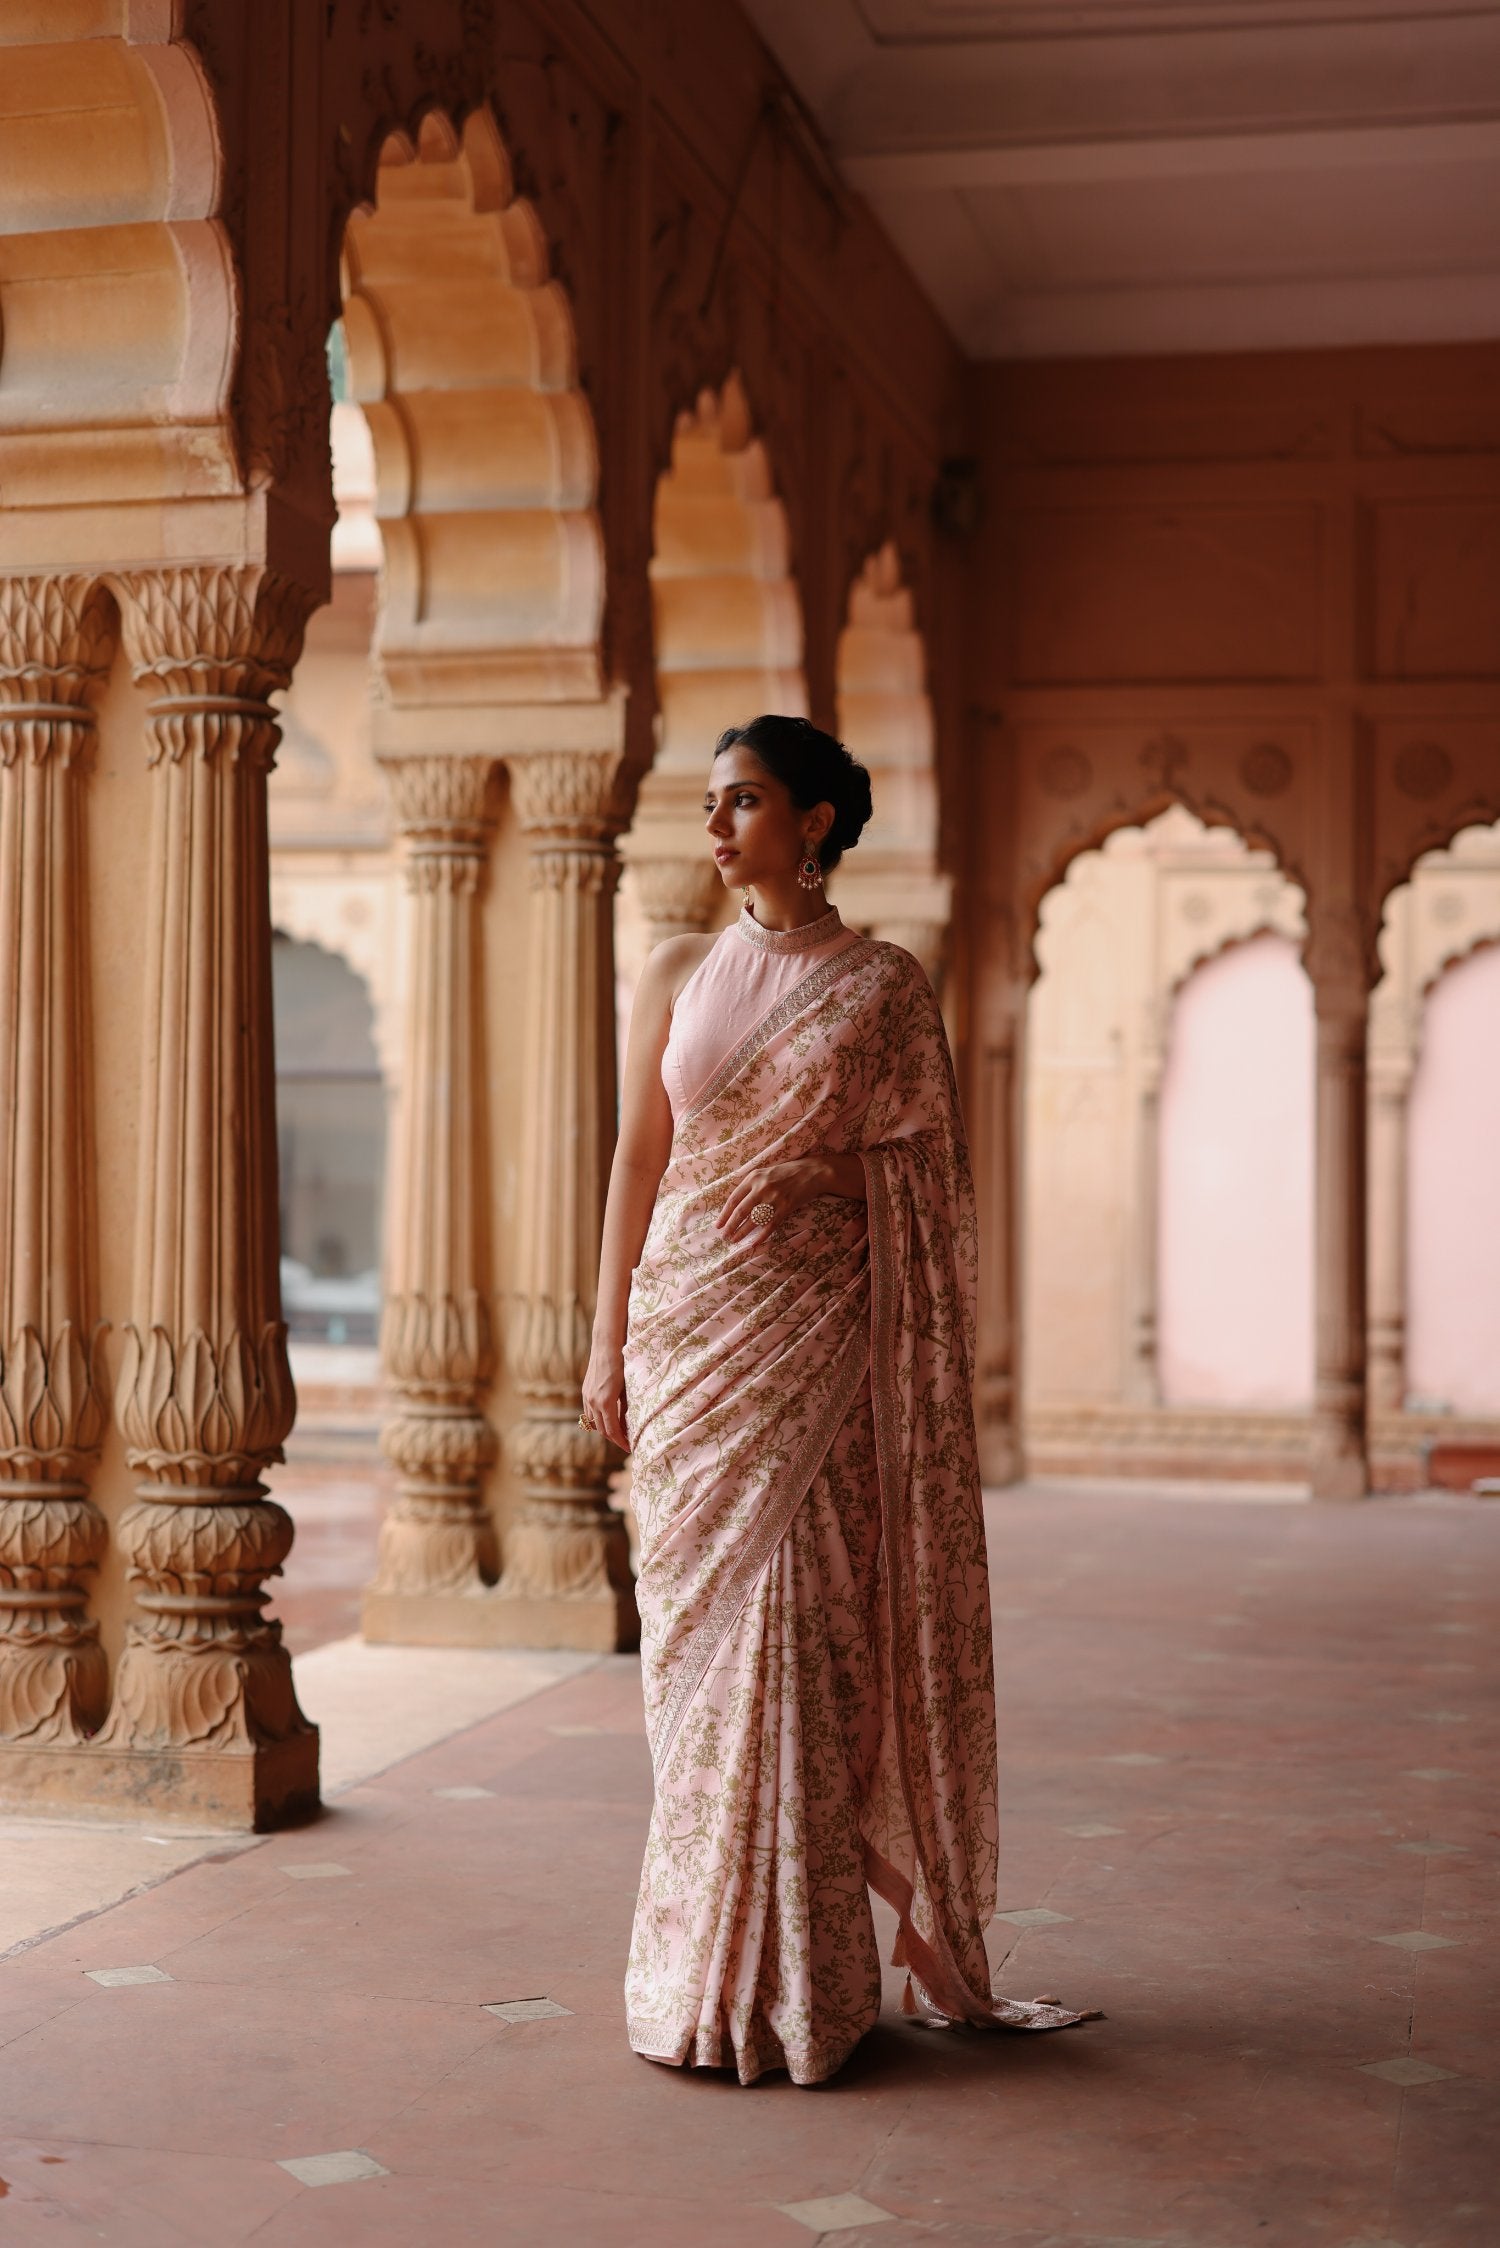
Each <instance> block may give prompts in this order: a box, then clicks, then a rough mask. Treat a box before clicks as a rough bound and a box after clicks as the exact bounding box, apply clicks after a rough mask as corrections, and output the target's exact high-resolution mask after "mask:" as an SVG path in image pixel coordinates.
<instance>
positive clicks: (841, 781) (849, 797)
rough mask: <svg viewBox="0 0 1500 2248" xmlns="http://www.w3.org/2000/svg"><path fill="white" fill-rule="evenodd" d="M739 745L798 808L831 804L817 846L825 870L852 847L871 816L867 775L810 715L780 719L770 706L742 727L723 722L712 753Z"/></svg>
mask: <svg viewBox="0 0 1500 2248" xmlns="http://www.w3.org/2000/svg"><path fill="white" fill-rule="evenodd" d="M741 747H743V748H745V749H748V750H749V751H750V753H751V755H752V756H754V757H758V758H759V759H760V762H761V763H762V765H764V766H765V768H766V771H767V772H768V773H770V774H771V775H772V776H773V777H774V778H775V779H776V780H778V781H780V783H781V785H782V787H783V788H784V789H785V790H786V792H787V794H788V795H789V796H790V798H791V800H792V802H793V803H794V804H795V805H796V807H797V809H798V811H799V812H810V811H811V810H812V808H813V806H814V804H831V805H832V806H833V825H832V827H831V828H830V829H829V830H828V833H827V834H826V835H825V836H824V838H823V841H822V844H821V845H820V846H819V850H818V859H819V862H820V864H821V865H822V868H823V872H824V873H825V874H827V873H828V872H829V870H830V868H832V867H836V866H837V865H838V863H839V860H840V859H841V858H842V857H843V855H844V853H845V852H846V851H852V850H853V848H854V846H855V844H856V843H857V842H858V841H859V838H860V834H861V831H862V830H863V828H864V825H865V822H866V821H867V820H868V819H869V817H870V808H871V807H870V776H869V774H868V773H867V772H866V771H865V769H864V767H863V765H861V764H860V762H859V760H858V758H857V757H851V756H850V755H849V752H848V750H847V749H845V747H844V745H843V743H842V742H836V741H835V740H834V738H833V736H832V734H825V733H824V732H823V731H822V729H821V727H818V726H814V725H813V724H812V722H811V720H810V719H807V718H782V717H778V716H777V714H776V713H775V712H774V711H768V712H767V713H766V714H765V716H764V717H761V718H752V719H751V720H750V722H749V724H748V725H745V726H726V727H725V729H724V731H723V733H722V734H720V736H719V738H718V740H717V742H715V744H714V755H715V757H722V756H723V754H724V752H725V750H726V749H739V748H741Z"/></svg>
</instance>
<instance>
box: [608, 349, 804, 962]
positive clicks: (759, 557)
mask: <svg viewBox="0 0 1500 2248" xmlns="http://www.w3.org/2000/svg"><path fill="white" fill-rule="evenodd" d="M650 578H651V606H652V614H653V619H654V624H655V661H656V693H657V705H658V719H657V751H656V757H655V761H654V763H653V764H652V767H651V770H650V772H649V773H647V775H646V776H645V778H644V780H643V781H642V784H641V790H640V798H639V802H638V806H637V810H636V816H635V821H634V824H633V826H632V828H631V830H630V834H629V836H628V837H627V838H626V842H625V852H626V857H627V859H628V861H629V862H630V864H631V867H632V870H633V871H632V887H633V888H634V890H635V891H636V893H637V895H638V896H639V898H640V900H641V903H642V907H643V910H644V912H645V914H646V917H647V919H648V921H649V922H650V923H651V926H652V928H653V931H654V932H655V934H656V935H658V936H660V935H664V934H666V933H667V932H668V930H670V929H672V928H680V927H692V926H697V927H704V926H706V925H707V922H708V920H709V919H710V918H711V916H712V913H713V910H714V908H715V906H716V905H717V904H718V903H719V902H720V900H719V882H718V877H717V875H716V874H715V872H714V869H713V866H712V864H711V863H710V862H709V861H708V858H707V855H706V852H705V848H704V840H703V813H702V795H703V782H704V776H705V772H706V770H707V765H708V756H709V751H710V749H711V747H712V744H713V741H714V739H715V737H716V735H718V734H719V733H721V732H722V731H723V729H724V727H725V726H727V725H731V724H734V723H735V722H736V721H739V720H743V719H746V718H753V717H755V716H756V715H757V714H758V713H760V712H761V711H766V710H779V711H784V712H786V713H788V714H789V715H792V716H795V717H805V716H806V715H807V682H806V677H805V675H804V672H803V668H802V659H803V638H802V602H801V597H800V595H799V593H798V589H797V584H796V581H795V579H794V578H793V576H792V572H791V559H790V541H789V537H788V532H787V520H786V510H785V508H784V507H783V505H782V503H781V500H780V499H779V497H778V496H777V493H776V489H775V485H774V482H773V480H772V475H771V464H770V460H769V457H768V455H767V452H766V448H765V445H764V444H763V443H762V441H761V440H760V438H759V437H757V436H756V434H755V431H754V425H753V422H752V417H751V412H750V406H749V401H748V399H747V398H746V395H745V389H744V385H743V384H742V383H741V381H740V378H739V376H738V375H737V374H731V375H730V376H729V378H728V380H727V381H726V382H725V384H724V386H723V388H722V389H721V390H718V391H712V390H705V391H703V392H702V393H701V394H700V396H699V398H698V400H697V403H696V405H695V406H693V407H692V408H690V409H688V410H687V411H685V412H683V413H680V414H679V415H678V417H677V422H676V428H675V431H674V435H673V439H672V459H671V465H670V467H669V468H668V469H667V470H666V471H665V472H664V473H663V474H662V475H661V476H660V477H659V478H658V480H657V486H656V501H655V509H654V514H653V523H652V557H651V565H650Z"/></svg>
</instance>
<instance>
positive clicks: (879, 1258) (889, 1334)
mask: <svg viewBox="0 0 1500 2248" xmlns="http://www.w3.org/2000/svg"><path fill="white" fill-rule="evenodd" d="M863 1160H864V1166H865V1181H866V1189H867V1194H868V1200H869V1209H870V1397H871V1402H872V1404H873V1407H874V1420H875V1459H876V1465H877V1470H878V1473H879V1476H880V1518H881V1534H882V1536H883V1538H884V1541H885V1581H886V1603H887V1607H888V1609H889V1612H890V1621H891V1664H892V1672H893V1675H892V1681H891V1722H892V1724H893V1726H894V1727H895V1734H896V1769H897V1772H898V1774H899V1775H900V1780H901V1797H902V1801H903V1803H904V1804H905V1807H906V1817H907V1822H908V1824H909V1826H910V1828H911V1846H912V1855H913V1857H914V1858H915V1860H916V1864H917V1868H918V1870H919V1872H920V1873H921V1875H922V1877H923V1879H924V1880H925V1881H926V1883H927V1891H928V1895H929V1897H930V1898H931V1899H932V1900H933V1908H934V1909H933V1933H932V1936H931V1938H928V1937H926V1936H924V1935H923V1934H922V1933H921V1931H920V1929H919V1928H918V1927H917V1926H916V1924H915V1922H914V1921H913V1919H912V1906H913V1904H914V1903H915V1901H916V1897H915V1891H914V1889H913V1887H912V1884H911V1882H910V1881H909V1880H908V1879H907V1877H906V1876H905V1874H903V1873H901V1872H900V1871H899V1870H898V1868H897V1867H895V1866H893V1865H891V1864H890V1862H889V1860H888V1859H886V1858H884V1857H882V1856H881V1854H880V1852H879V1851H878V1850H875V1849H873V1848H872V1847H871V1846H870V1845H869V1844H868V1843H866V1845H865V1871H866V1876H867V1878H868V1879H869V1882H870V1885H871V1887H872V1888H874V1889H876V1890H878V1891H879V1893H880V1895H881V1896H882V1897H884V1899H885V1901H886V1903H887V1904H888V1905H889V1906H890V1907H891V1909H892V1911H893V1912H895V1913H896V1914H897V1916H898V1917H899V1920H900V1923H901V1925H900V1931H899V1934H898V1936H897V1946H896V1954H895V1957H896V1959H897V1961H899V1962H902V1963H904V1964H905V1965H907V1966H908V1967H910V1968H913V1969H914V1970H915V1971H916V1974H917V1977H918V1979H919V1981H920V1982H921V1984H922V1987H923V1989H924V1990H926V1991H928V1992H929V1993H930V1994H931V1996H932V1999H933V2001H934V2003H935V2004H936V2005H937V2006H939V2007H940V2008H941V2009H942V2011H943V2013H944V2014H945V2015H948V2016H951V2017H952V2019H954V2020H956V2021H967V2022H970V2023H973V2024H974V2025H975V2026H976V2027H984V2028H989V2029H997V2028H998V2029H1037V2030H1041V2029H1067V2028H1070V2027H1071V2026H1072V2024H1074V2023H1075V2022H1081V2021H1086V2020H1088V2019H1089V2016H1088V2015H1087V2014H1082V2013H1073V2012H1072V2011H1070V2009H1069V2008H1067V2007H1065V2006H1056V2005H1053V2004H1051V2003H1049V2002H1048V2001H1047V2000H1045V1999H1024V1998H1023V1999H1017V1998H998V1997H996V1995H995V1994H994V1992H993V1991H989V1990H985V1991H979V1990H976V1989H974V1988H972V1987H971V1985H970V1983H969V1981H968V1978H967V1976H966V1975H965V1974H964V1971H963V1969H962V1967H961V1966H960V1965H959V1963H958V1960H957V1958H956V1957H955V1956H954V1952H953V1947H952V1945H951V1944H950V1943H949V1941H948V1932H947V1930H946V1928H945V1927H944V1925H943V1918H942V1914H941V1913H940V1912H939V1911H938V1910H937V1905H936V1890H935V1887H934V1884H933V1879H932V1875H931V1872H930V1870H929V1868H928V1867H927V1865H926V1863H925V1861H924V1859H923V1856H922V1830H921V1828H920V1826H919V1825H918V1823H917V1815H916V1806H915V1801H914V1798H913V1794H912V1785H911V1758H910V1751H909V1748H908V1744H907V1738H906V1725H905V1719H904V1714H903V1710H902V1698H901V1695H900V1694H899V1693H898V1692H897V1691H896V1681H895V1677H894V1668H895V1665H896V1663H897V1662H898V1660H899V1659H900V1655H899V1651H900V1646H901V1633H900V1623H901V1614H900V1601H901V1591H900V1585H899V1582H898V1579H899V1568H898V1562H899V1559H900V1555H901V1551H902V1548H901V1545H900V1542H899V1540H898V1537H897V1531H898V1529H899V1527H900V1524H899V1520H898V1513H897V1506H896V1492H897V1489H898V1486H899V1477H900V1445H899V1442H898V1434H897V1432H898V1427H899V1419H900V1403H899V1399H898V1396H897V1390H896V1375H895V1361H896V1300H897V1298H896V1243H895V1216H894V1213H893V1211H892V1208H891V1189H890V1180H889V1178H888V1177H887V1175H886V1167H885V1162H884V1160H883V1158H882V1156H881V1153H880V1150H879V1149H878V1148H866V1149H864V1150H863Z"/></svg>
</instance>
